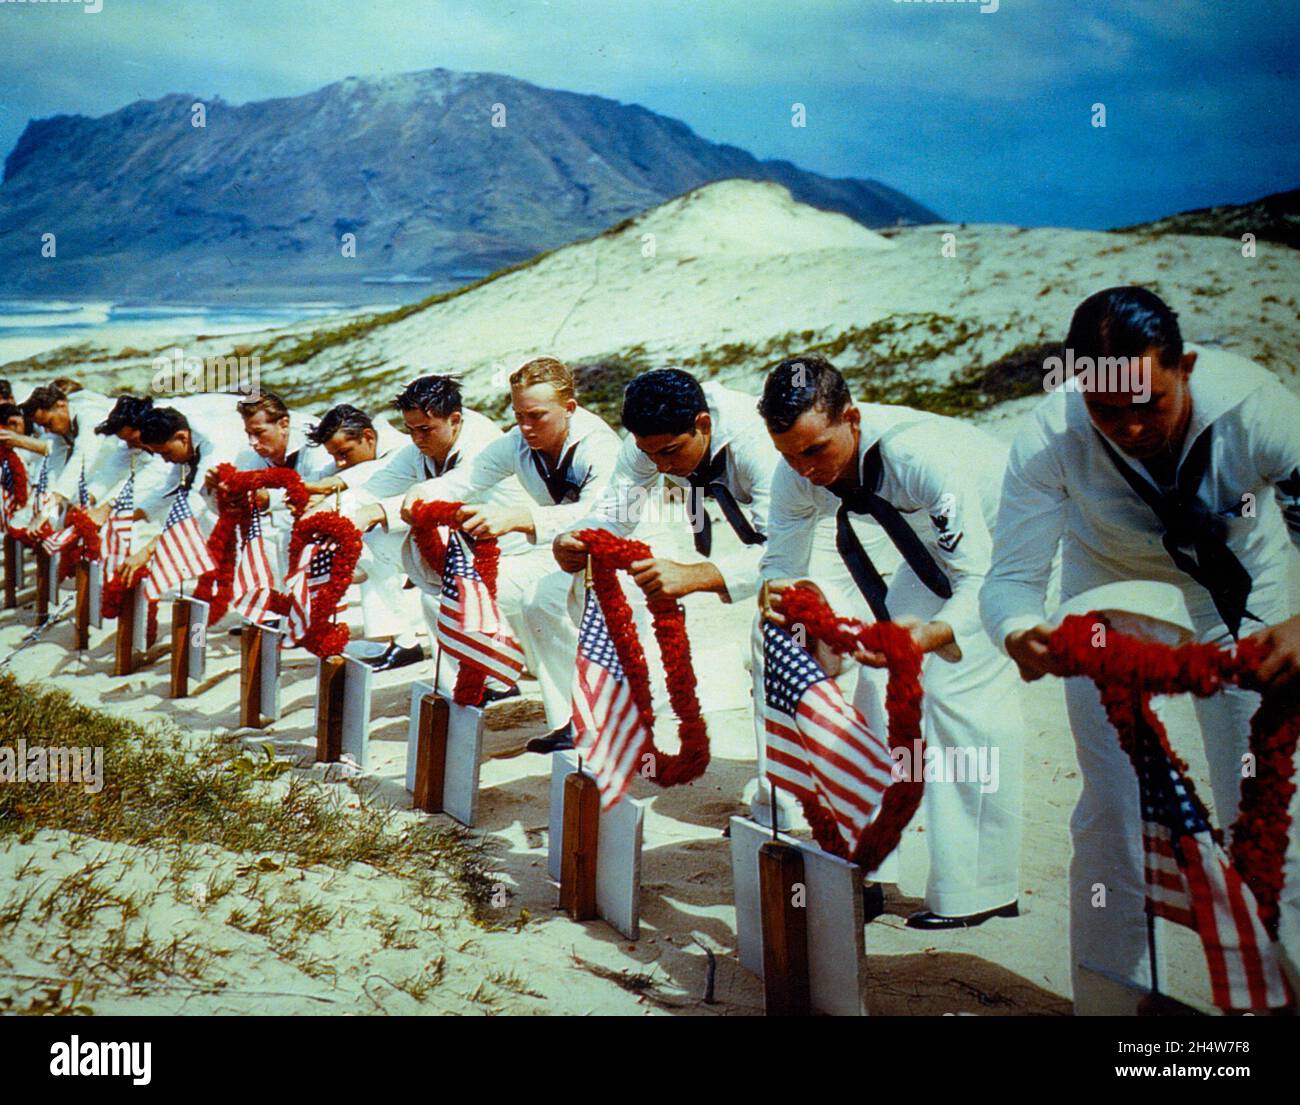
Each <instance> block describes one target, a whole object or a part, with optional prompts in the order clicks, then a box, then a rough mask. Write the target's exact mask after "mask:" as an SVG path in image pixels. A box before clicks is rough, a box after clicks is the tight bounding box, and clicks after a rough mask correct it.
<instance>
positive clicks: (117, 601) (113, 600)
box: [99, 573, 158, 648]
mask: <svg viewBox="0 0 1300 1105" xmlns="http://www.w3.org/2000/svg"><path fill="white" fill-rule="evenodd" d="M125 601H126V585H125V584H123V582H122V576H121V573H118V574H117V575H115V576H113V578H112V579H106V580H105V581H104V585H103V587H102V589H101V590H100V593H99V613H100V616H101V617H103V618H109V619H116V618H118V617H120V616H121V614H122V604H123V602H125ZM157 640H158V600H157V599H154V600H151V601H149V602H146V603H145V622H144V641H145V647H146V648H152V647H153V646H154V642H156V641H157Z"/></svg>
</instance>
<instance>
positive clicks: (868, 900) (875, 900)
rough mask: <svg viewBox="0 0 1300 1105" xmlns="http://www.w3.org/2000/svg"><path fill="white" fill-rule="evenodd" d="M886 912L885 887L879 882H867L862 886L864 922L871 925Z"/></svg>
mask: <svg viewBox="0 0 1300 1105" xmlns="http://www.w3.org/2000/svg"><path fill="white" fill-rule="evenodd" d="M884 912H885V888H884V887H883V886H881V884H880V883H878V882H869V883H865V884H864V885H863V887H862V923H863V924H864V925H869V924H870V923H871V922H872V921H874V920H875V919H876V918H877V917H879V916H880V915H881V914H882V913H884Z"/></svg>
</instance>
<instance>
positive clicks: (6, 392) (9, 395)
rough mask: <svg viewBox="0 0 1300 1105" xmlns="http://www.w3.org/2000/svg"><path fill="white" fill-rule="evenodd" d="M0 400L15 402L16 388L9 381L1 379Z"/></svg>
mask: <svg viewBox="0 0 1300 1105" xmlns="http://www.w3.org/2000/svg"><path fill="white" fill-rule="evenodd" d="M0 400H3V401H4V402H6V403H12V402H13V401H14V386H13V384H11V383H10V382H9V381H8V380H5V379H3V378H0Z"/></svg>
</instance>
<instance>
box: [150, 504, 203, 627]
mask: <svg viewBox="0 0 1300 1105" xmlns="http://www.w3.org/2000/svg"><path fill="white" fill-rule="evenodd" d="M213 567H214V565H213V563H212V557H211V556H209V555H208V545H207V542H206V541H205V540H204V539H203V533H202V531H201V530H200V529H199V524H198V522H196V521H195V520H194V512H193V511H191V510H190V498H189V493H188V492H186V491H185V490H184V489H182V490H180V491H177V492H176V498H175V501H174V502H173V503H172V506H171V509H170V510H169V511H168V512H167V520H166V521H165V522H164V523H163V530H162V533H160V534H159V535H158V544H157V545H156V546H155V548H154V552H153V556H151V557H150V558H149V570H148V574H147V575H146V576H145V581H144V594H145V598H147V599H149V600H150V601H151V602H153V601H156V600H157V599H158V598H159V597H161V596H162V594H163V593H164V592H166V591H170V590H171V589H172V588H173V587H179V586H180V585H181V584H182V583H183V582H184V581H185V580H187V579H197V578H198V577H199V576H201V575H203V573H204V572H210V571H212V569H213Z"/></svg>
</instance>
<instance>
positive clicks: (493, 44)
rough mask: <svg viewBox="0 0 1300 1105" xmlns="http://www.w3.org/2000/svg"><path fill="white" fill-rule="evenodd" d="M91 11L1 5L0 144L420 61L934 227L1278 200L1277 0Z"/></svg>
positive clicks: (1283, 121)
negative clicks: (640, 120) (930, 214)
mask: <svg viewBox="0 0 1300 1105" xmlns="http://www.w3.org/2000/svg"><path fill="white" fill-rule="evenodd" d="M97 2H98V3H101V4H102V10H101V11H99V12H98V13H95V14H89V13H88V12H87V11H84V10H82V8H81V6H80V5H79V4H78V3H75V2H64V3H36V2H34V0H30V2H26V3H15V2H8V0H0V64H2V65H3V77H2V78H0V149H2V150H3V151H4V153H8V151H9V150H11V149H12V148H13V145H14V143H15V142H16V141H17V138H18V135H19V134H20V133H21V131H22V128H23V126H24V125H25V123H26V121H27V120H28V119H29V118H31V117H40V116H48V115H54V114H59V113H65V112H75V113H81V114H87V115H101V114H105V113H107V112H109V111H113V110H116V109H117V108H119V107H122V106H123V105H125V104H127V103H129V102H131V101H132V100H135V99H138V98H146V99H154V98H157V97H159V96H162V95H165V94H167V93H169V92H187V93H193V94H195V95H196V96H201V97H212V96H215V95H220V96H222V97H223V98H224V99H226V100H228V101H231V102H235V103H243V102H246V101H249V100H259V99H265V98H268V97H273V96H290V95H296V94H299V93H303V92H308V91H310V90H312V89H314V88H317V87H319V86H321V85H323V84H328V83H329V82H331V81H334V80H338V79H340V78H342V77H346V76H353V75H358V76H364V75H367V74H380V73H394V72H404V71H409V70H414V69H426V68H433V67H435V66H443V67H445V68H449V69H459V70H489V71H495V72H503V73H508V74H510V75H512V76H516V77H521V78H523V79H525V80H530V81H533V82H535V83H537V84H541V85H544V86H548V87H556V88H567V89H572V90H574V91H578V92H591V93H597V94H600V95H604V96H609V97H612V98H614V99H618V100H623V101H628V102H637V103H641V104H644V105H645V106H646V107H649V108H651V109H652V110H654V111H658V112H662V113H664V114H667V115H672V116H675V117H677V118H679V119H682V120H684V121H685V122H686V123H687V124H688V125H690V126H691V127H692V128H693V129H694V130H695V131H697V132H698V133H699V134H701V135H703V136H705V137H707V138H710V139H713V140H716V141H725V142H730V143H732V144H734V145H738V146H742V147H744V148H746V149H748V150H750V151H752V152H753V153H755V154H756V155H758V156H760V157H783V158H788V159H789V160H791V161H794V162H795V163H796V164H798V165H800V166H802V167H804V168H807V169H812V170H815V171H817V172H821V173H826V174H828V175H831V176H864V177H874V178H876V179H879V180H882V181H884V182H885V183H887V184H890V185H892V186H894V187H896V188H899V189H901V190H902V191H904V192H906V193H908V194H909V195H911V196H913V197H914V198H916V199H918V200H920V201H921V202H923V203H925V204H927V205H929V206H930V207H932V208H934V209H935V210H937V211H939V212H940V213H941V214H943V215H945V216H947V217H949V218H952V219H957V220H963V219H964V220H967V221H972V222H990V221H996V222H1010V223H1020V224H1023V225H1060V226H1078V227H1106V226H1114V225H1121V224H1125V223H1130V222H1136V221H1140V220H1143V219H1148V218H1154V217H1158V216H1160V215H1163V214H1168V213H1170V212H1173V211H1177V210H1183V209H1186V208H1190V207H1200V206H1206V205H1208V204H1212V203H1221V202H1240V201H1244V200H1248V199H1253V198H1255V197H1257V196H1260V195H1263V194H1265V193H1267V192H1274V191H1280V190H1282V189H1286V188H1292V187H1296V186H1298V185H1300V103H1298V102H1297V101H1298V100H1300V97H1298V96H1297V56H1298V54H1300V49H1298V47H1300V41H1298V39H1300V35H1298V34H1297V26H1298V25H1300V4H1298V3H1297V2H1296V0H1265V2H1258V3H1248V4H1227V3H1215V2H1209V0H1207V2H1204V3H1193V2H1190V0H1118V2H1112V0H1098V2H1091V3H1079V2H1075V3H1069V2H1066V0H998V2H997V10H996V11H990V12H983V11H981V5H980V4H979V3H977V2H974V0H972V2H969V3H963V2H949V3H927V2H923V0H915V2H897V0H847V2H839V0H797V2H794V3H791V2H789V0H784V2H779V3H778V2H771V0H748V2H732V0H694V2H679V0H654V2H650V3H645V2H642V0H617V2H610V0H603V2H592V0H492V2H489V0H479V2H471V0H220V2H217V0H208V2H206V3H187V2H186V0H97ZM92 6H93V3H92ZM984 6H987V7H992V6H993V5H992V0H985V5H984ZM795 102H799V103H802V104H804V105H805V108H806V112H807V126H805V127H803V128H795V127H792V126H791V125H790V119H791V104H793V103H795ZM1097 102H1100V103H1103V104H1105V106H1106V123H1107V125H1106V127H1105V128H1104V129H1100V128H1095V127H1093V126H1092V125H1091V107H1092V105H1093V104H1094V103H1097Z"/></svg>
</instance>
